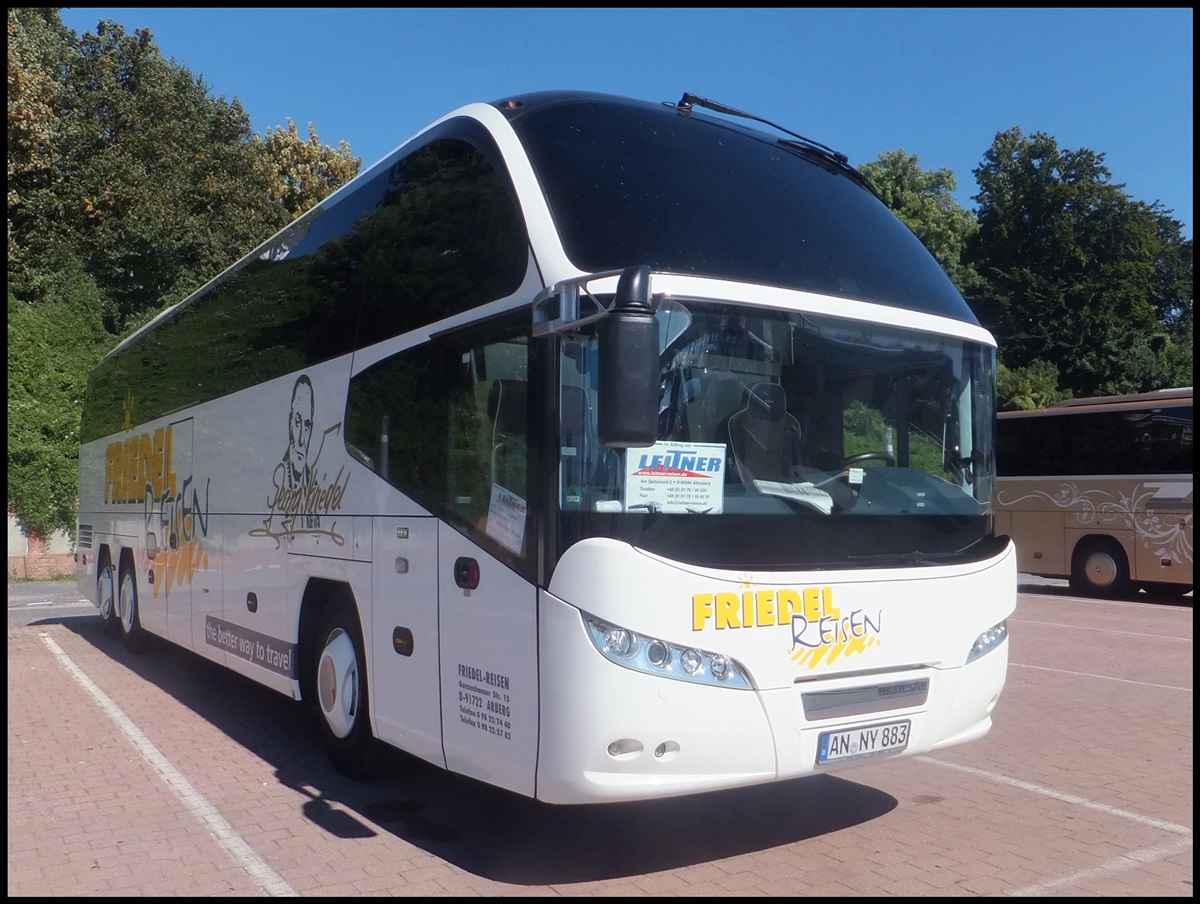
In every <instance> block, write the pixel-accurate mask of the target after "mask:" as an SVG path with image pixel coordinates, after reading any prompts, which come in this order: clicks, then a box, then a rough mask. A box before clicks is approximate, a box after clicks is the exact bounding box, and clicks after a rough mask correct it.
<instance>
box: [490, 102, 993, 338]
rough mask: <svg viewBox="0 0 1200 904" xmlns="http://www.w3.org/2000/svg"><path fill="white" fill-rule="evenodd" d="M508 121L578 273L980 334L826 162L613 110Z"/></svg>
mask: <svg viewBox="0 0 1200 904" xmlns="http://www.w3.org/2000/svg"><path fill="white" fill-rule="evenodd" d="M511 119H512V123H513V128H514V129H515V130H516V131H517V133H518V135H519V136H520V138H521V140H522V142H523V143H524V145H525V147H526V149H527V150H528V151H529V154H530V158H531V161H532V163H533V166H534V169H535V171H536V172H537V175H538V178H539V180H540V181H541V184H542V188H543V190H544V191H545V193H546V196H547V199H548V201H549V204H550V209H551V213H552V215H553V217H554V221H555V224H556V225H557V227H558V229H559V231H560V233H561V236H562V240H563V245H564V248H565V249H566V252H567V255H568V256H569V257H570V259H571V261H572V263H574V264H575V265H576V266H578V267H579V268H580V269H583V270H588V271H598V270H606V269H615V268H620V267H625V266H628V265H630V264H649V265H650V266H651V267H653V268H654V269H656V270H666V271H674V272H679V273H695V274H700V275H705V276H716V277H723V278H728V279H736V280H742V281H746V282H753V283H764V284H767V285H775V286H784V287H788V288H794V289H808V290H812V291H816V292H822V293H826V294H831V295H839V296H844V297H847V298H855V299H863V300H868V301H875V302H880V303H883V304H889V305H895V306H898V307H905V308H911V309H913V310H918V311H927V312H930V313H934V314H940V315H944V316H947V317H953V318H955V319H957V320H963V321H966V322H968V323H976V322H977V321H976V319H975V317H974V315H973V314H972V313H971V311H970V309H969V308H968V307H967V305H966V303H965V302H964V301H963V299H962V297H961V296H960V295H959V293H958V291H957V290H956V289H955V288H954V285H953V284H952V283H951V282H950V280H949V278H948V277H947V276H946V275H945V273H943V272H942V270H941V268H940V267H939V266H938V264H937V262H936V261H935V260H934V259H933V257H932V256H931V255H930V254H929V253H928V252H927V251H926V250H925V248H924V246H923V245H921V243H920V241H918V240H917V238H916V237H915V236H914V235H913V234H912V232H911V231H910V230H909V229H908V228H907V227H906V226H904V224H903V223H901V222H900V221H899V220H898V219H897V218H896V217H895V216H894V215H893V214H892V213H891V211H889V210H888V208H887V207H886V205H884V204H883V202H881V201H880V200H879V199H878V198H876V197H875V196H874V195H873V194H871V192H870V191H868V190H866V189H865V188H863V187H862V186H861V185H860V184H858V183H857V182H856V181H855V180H854V179H853V178H852V177H851V176H849V175H848V174H847V173H846V172H845V171H844V170H842V169H840V168H838V167H836V166H835V165H833V164H832V163H831V162H829V161H820V160H817V159H814V158H813V157H812V156H805V155H804V154H802V153H801V152H799V151H796V150H794V149H789V148H788V147H786V146H784V145H782V144H781V143H779V142H777V141H775V140H774V139H773V138H771V137H770V136H765V135H761V134H760V135H759V136H758V137H755V136H754V135H752V134H747V133H746V132H745V130H742V129H740V128H733V127H730V126H729V125H727V124H724V123H719V122H713V121H712V120H706V119H702V118H701V117H699V116H695V115H693V116H685V115H681V114H679V113H677V112H676V111H675V110H674V109H673V108H669V107H665V106H662V105H655V104H642V103H631V102H627V101H623V100H617V99H612V98H603V97H590V98H585V99H582V100H580V99H575V100H572V101H570V102H565V101H564V102H557V103H548V104H538V103H531V104H530V105H529V106H528V107H527V109H525V110H523V111H521V112H519V113H516V114H514V115H512V117H511Z"/></svg>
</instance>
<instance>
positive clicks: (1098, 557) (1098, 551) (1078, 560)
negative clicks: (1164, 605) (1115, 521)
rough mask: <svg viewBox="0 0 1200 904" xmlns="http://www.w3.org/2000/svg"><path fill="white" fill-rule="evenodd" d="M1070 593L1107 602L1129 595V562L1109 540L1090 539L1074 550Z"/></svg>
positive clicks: (1117, 546)
mask: <svg viewBox="0 0 1200 904" xmlns="http://www.w3.org/2000/svg"><path fill="white" fill-rule="evenodd" d="M1070 584H1071V589H1072V590H1074V591H1075V592H1076V593H1079V594H1084V595H1086V596H1098V597H1105V598H1110V597H1114V596H1121V595H1123V594H1125V593H1128V592H1129V586H1130V585H1129V560H1128V559H1126V558H1125V550H1124V549H1122V548H1121V544H1120V543H1118V542H1117V541H1116V540H1114V539H1112V538H1111V537H1089V538H1088V539H1086V540H1084V541H1083V542H1081V543H1080V544H1079V545H1078V546H1077V547H1075V555H1074V557H1073V559H1072V561H1071V581H1070Z"/></svg>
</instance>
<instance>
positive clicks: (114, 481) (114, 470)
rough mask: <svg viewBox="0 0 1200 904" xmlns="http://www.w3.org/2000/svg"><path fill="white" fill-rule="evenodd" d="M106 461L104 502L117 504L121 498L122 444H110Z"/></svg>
mask: <svg viewBox="0 0 1200 904" xmlns="http://www.w3.org/2000/svg"><path fill="white" fill-rule="evenodd" d="M104 458H105V461H104V501H105V502H116V501H117V500H118V499H119V498H120V497H121V443H120V441H118V442H115V443H109V444H108V452H107V454H106V455H105V457H104Z"/></svg>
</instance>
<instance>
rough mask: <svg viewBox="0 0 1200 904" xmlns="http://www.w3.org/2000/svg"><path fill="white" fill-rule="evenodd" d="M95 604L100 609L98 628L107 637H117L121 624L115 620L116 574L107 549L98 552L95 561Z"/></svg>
mask: <svg viewBox="0 0 1200 904" xmlns="http://www.w3.org/2000/svg"><path fill="white" fill-rule="evenodd" d="M96 605H97V606H98V607H99V609H100V628H101V630H103V631H104V634H105V636H107V637H117V636H118V635H119V634H120V633H121V625H120V622H119V621H118V620H117V575H116V569H114V568H113V563H112V556H110V555H109V554H108V550H105V551H104V552H102V553H100V558H99V560H98V561H97V563H96Z"/></svg>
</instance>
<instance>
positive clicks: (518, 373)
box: [345, 313, 539, 577]
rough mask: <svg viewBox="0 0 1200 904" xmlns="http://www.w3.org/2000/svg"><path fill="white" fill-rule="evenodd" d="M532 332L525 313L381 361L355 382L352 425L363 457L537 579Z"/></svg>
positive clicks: (354, 448) (349, 434) (353, 445)
mask: <svg viewBox="0 0 1200 904" xmlns="http://www.w3.org/2000/svg"><path fill="white" fill-rule="evenodd" d="M528 333H529V319H528V314H527V313H523V314H521V315H518V316H516V317H513V318H507V319H506V320H505V321H504V322H503V323H495V324H491V325H489V326H487V327H484V328H481V329H473V330H467V331H463V332H460V333H455V334H454V335H452V336H445V337H442V338H440V339H436V340H434V341H433V342H430V343H428V344H426V345H422V346H420V347H418V348H413V349H409V350H407V351H403V352H400V353H399V354H397V355H395V356H393V357H391V358H387V359H385V360H383V361H380V362H379V363H377V364H375V365H373V366H371V367H370V368H368V369H367V370H365V371H363V372H362V373H360V374H358V375H356V376H355V377H354V378H353V379H351V381H350V393H349V396H348V399H347V403H346V418H345V424H346V442H347V446H348V447H349V448H350V450H351V452H352V454H354V455H355V456H356V457H357V458H358V459H359V460H360V461H362V462H363V463H364V464H366V465H367V466H368V467H369V468H371V469H372V470H373V471H375V473H377V474H379V476H380V477H382V478H384V479H385V480H387V481H388V483H390V484H392V485H393V486H395V487H396V488H397V489H399V490H400V491H401V492H403V493H404V494H405V495H407V496H409V497H410V498H412V499H413V500H415V501H416V502H417V503H419V504H420V505H421V506H422V507H424V508H426V509H428V510H429V511H430V512H432V513H433V514H435V515H437V516H438V517H440V518H444V519H445V520H446V521H448V522H449V523H450V524H452V525H454V526H455V527H457V528H458V529H459V530H461V531H462V532H463V533H465V534H467V535H468V536H470V537H471V538H472V539H474V540H475V541H476V542H478V543H480V544H481V545H482V546H484V547H485V548H487V549H489V550H490V551H491V552H492V553H493V554H494V555H496V556H497V557H498V558H500V559H502V560H504V561H507V562H509V563H510V564H511V565H512V566H513V568H515V569H516V570H518V571H520V572H521V573H523V574H526V575H527V576H530V577H532V575H533V571H532V569H533V562H534V557H535V550H536V542H535V541H536V536H535V527H536V525H537V519H536V517H535V516H534V507H533V498H532V497H533V495H534V492H535V479H534V478H535V475H536V471H535V469H534V467H533V462H534V452H533V444H534V440H535V432H534V431H535V430H536V429H538V427H537V425H538V423H539V421H538V419H537V418H536V417H535V416H533V413H534V412H535V411H537V410H539V409H538V407H537V406H536V405H535V398H534V392H535V389H534V385H533V383H532V382H531V381H530V379H529V374H530V361H529V358H530V353H531V350H530V346H529V341H530V340H529V339H528ZM385 437H386V440H385V439H384V438H385Z"/></svg>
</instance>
